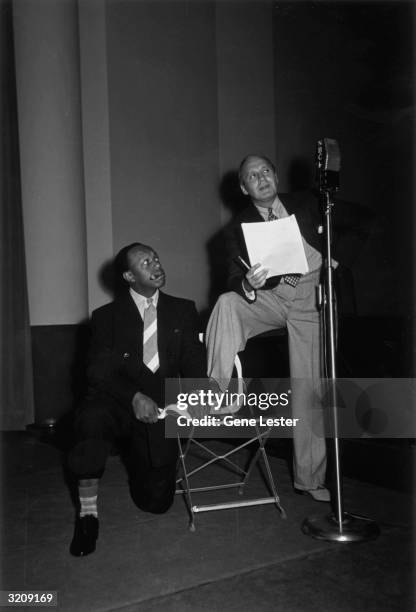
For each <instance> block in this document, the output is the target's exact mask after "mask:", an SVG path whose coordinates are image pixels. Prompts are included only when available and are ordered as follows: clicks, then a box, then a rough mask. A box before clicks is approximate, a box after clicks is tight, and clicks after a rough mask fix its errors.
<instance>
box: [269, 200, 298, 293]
mask: <svg viewBox="0 0 416 612" xmlns="http://www.w3.org/2000/svg"><path fill="white" fill-rule="evenodd" d="M277 219H278V217H276V215H275V214H274V212H273V208H269V214H268V216H267V221H276V220H277ZM299 279H300V274H285V275H284V276H283V277H282V280H283V282H284V283H286V284H287V285H291V286H292V287H296V285H297V284H298V282H299Z"/></svg>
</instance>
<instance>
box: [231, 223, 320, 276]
mask: <svg viewBox="0 0 416 612" xmlns="http://www.w3.org/2000/svg"><path fill="white" fill-rule="evenodd" d="M241 228H242V230H243V234H244V238H245V241H246V246H247V252H248V256H249V258H250V264H251V265H252V266H254V264H256V263H260V264H261V265H262V267H263V268H267V269H268V274H267V278H269V277H270V276H280V275H282V274H305V273H306V272H308V271H309V267H308V262H307V260H306V255H305V249H304V248H303V242H302V236H301V233H300V230H299V225H298V222H297V221H296V217H295V215H290V217H284V218H283V219H277V220H276V221H268V222H267V223H264V221H260V222H259V223H242V224H241Z"/></svg>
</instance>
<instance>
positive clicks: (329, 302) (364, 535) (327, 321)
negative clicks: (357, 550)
mask: <svg viewBox="0 0 416 612" xmlns="http://www.w3.org/2000/svg"><path fill="white" fill-rule="evenodd" d="M335 189H337V187H336V186H332V187H331V186H329V185H328V184H326V185H325V186H323V187H321V188H320V193H321V200H322V207H323V211H324V217H325V230H324V234H325V264H324V271H325V275H324V281H325V282H324V292H323V300H322V302H323V303H322V304H321V307H322V308H323V309H324V314H325V316H324V324H323V325H324V332H325V333H324V339H325V343H326V347H325V348H326V350H325V362H326V373H327V376H328V379H327V382H328V385H329V393H328V396H329V398H330V406H329V408H330V411H331V417H332V425H333V437H334V464H335V465H334V471H335V491H331V493H332V495H333V494H334V493H335V499H333V501H332V504H333V506H332V509H333V512H331V513H330V514H328V515H325V516H319V517H309V518H306V519H305V520H304V521H303V523H302V531H303V533H305V534H306V535H309V536H311V537H313V538H316V539H318V540H327V541H332V542H334V541H335V542H359V541H363V540H371V539H374V538H376V537H377V536H378V535H379V533H380V530H379V528H378V526H377V524H376V523H375V522H374V521H372V520H371V519H368V518H366V517H364V516H359V515H356V514H351V513H349V512H345V511H344V508H343V499H342V474H341V462H340V449H339V435H338V434H339V429H338V405H337V404H338V402H337V384H336V380H337V375H336V347H335V335H336V334H335V327H336V325H335V321H336V318H335V299H334V285H333V272H334V270H333V267H332V216H331V215H332V208H333V206H334V202H333V201H332V199H331V192H332V191H334V190H335Z"/></svg>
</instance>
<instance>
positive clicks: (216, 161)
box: [107, 0, 274, 308]
mask: <svg viewBox="0 0 416 612" xmlns="http://www.w3.org/2000/svg"><path fill="white" fill-rule="evenodd" d="M107 8H108V10H107V54H108V75H109V76H108V82H109V101H110V103H109V108H110V146H111V187H112V211H113V236H114V246H115V247H116V249H118V248H120V246H122V245H124V244H127V243H128V242H131V241H133V240H140V241H144V242H148V243H151V244H152V245H154V246H155V248H156V249H157V250H158V251H159V253H160V256H161V258H162V262H163V263H164V265H165V267H166V270H167V273H168V284H167V290H170V291H172V292H173V293H176V294H179V295H184V296H188V297H192V298H193V299H195V300H196V301H197V304H198V306H199V307H200V308H206V306H207V300H208V295H209V290H210V286H209V285H210V272H211V271H210V259H209V253H208V243H209V241H210V239H211V237H212V236H213V235H214V234H215V232H216V231H218V229H219V228H220V227H221V226H222V223H223V222H224V221H225V220H226V219H227V218H228V217H229V212H227V208H226V207H225V206H224V203H223V198H222V196H221V189H220V183H221V179H222V177H223V175H224V173H226V172H227V171H232V170H233V169H235V168H236V167H237V166H238V163H239V161H240V159H241V158H242V157H243V156H244V155H245V154H246V153H247V152H248V151H250V150H253V149H254V150H260V151H265V152H266V153H267V154H269V155H272V156H273V154H274V122H273V116H274V115H273V110H274V87H273V47H272V44H273V27H272V19H271V17H272V4H271V3H270V2H263V3H252V2H251V3H250V2H248V3H245V2H243V3H239V2H237V3H236V2H232V3H227V2H219V3H209V2H170V1H166V2H134V3H133V2H129V1H127V2H123V1H120V0H115V1H113V0H110V1H109V2H108V5H107ZM259 92H261V95H259Z"/></svg>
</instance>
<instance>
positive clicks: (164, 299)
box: [68, 243, 206, 556]
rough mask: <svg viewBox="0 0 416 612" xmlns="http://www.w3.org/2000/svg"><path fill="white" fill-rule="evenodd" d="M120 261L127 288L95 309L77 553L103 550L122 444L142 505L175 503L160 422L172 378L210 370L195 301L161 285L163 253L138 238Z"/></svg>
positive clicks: (77, 457) (80, 418)
mask: <svg viewBox="0 0 416 612" xmlns="http://www.w3.org/2000/svg"><path fill="white" fill-rule="evenodd" d="M115 263H116V269H117V270H118V275H119V276H120V277H122V278H123V281H124V284H125V285H126V287H125V290H124V292H122V293H121V294H120V295H119V296H118V297H117V298H116V299H115V301H114V302H112V303H111V304H107V305H105V306H102V307H101V308H98V309H97V310H95V311H94V312H93V313H92V319H91V327H92V339H91V348H90V354H89V367H88V381H89V391H88V395H87V397H86V399H85V401H84V403H83V404H82V406H81V407H80V408H79V410H78V411H77V414H76V418H75V435H76V443H75V445H74V447H73V449H72V451H71V452H70V454H69V457H68V464H69V467H70V469H71V470H72V472H73V473H74V474H75V475H76V476H77V478H78V485H79V487H78V489H79V500H80V511H79V514H78V516H77V518H76V521H75V532H74V537H73V540H72V543H71V547H70V552H71V554H73V555H75V556H82V555H87V554H89V553H91V552H93V551H94V550H95V544H96V540H97V537H98V518H97V492H98V482H99V478H100V477H101V475H102V473H103V471H104V468H105V463H106V459H107V457H108V454H109V452H110V451H111V449H112V447H113V446H114V443H116V442H117V443H119V445H120V450H121V453H122V457H123V460H124V462H125V464H126V467H127V470H128V475H129V485H130V492H131V496H132V499H133V501H134V503H135V504H136V505H137V506H138V507H139V508H140V509H142V510H144V511H147V512H153V513H163V512H166V511H167V510H168V509H169V508H170V506H171V505H172V503H173V498H174V494H175V478H176V465H177V457H178V448H177V441H176V439H166V438H165V435H164V422H163V421H161V420H158V416H159V409H160V407H164V406H165V399H164V387H165V379H166V378H175V377H178V376H182V377H185V378H199V379H200V378H203V377H205V376H206V357H205V349H204V347H203V345H202V344H201V343H200V342H199V339H198V331H199V329H198V315H197V311H196V308H195V305H194V303H193V302H191V301H190V300H185V299H181V298H176V297H172V296H170V295H167V294H165V293H162V292H161V291H160V289H161V288H162V287H163V286H164V284H165V273H164V271H163V268H162V266H161V263H160V261H159V257H158V255H157V253H156V252H155V251H154V250H153V249H152V248H151V247H148V246H145V245H143V244H140V243H133V244H130V245H128V246H126V247H124V248H123V249H122V250H121V251H120V252H119V253H118V255H117V257H116V260H115Z"/></svg>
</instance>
